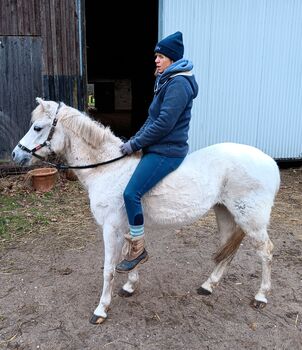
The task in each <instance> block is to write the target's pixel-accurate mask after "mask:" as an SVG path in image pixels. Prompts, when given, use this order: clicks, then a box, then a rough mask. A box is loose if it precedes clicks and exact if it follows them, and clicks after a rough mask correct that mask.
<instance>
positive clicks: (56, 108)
mask: <svg viewBox="0 0 302 350" xmlns="http://www.w3.org/2000/svg"><path fill="white" fill-rule="evenodd" d="M36 101H37V103H38V106H37V107H36V108H35V109H34V110H33V112H32V117H31V122H32V125H31V127H30V129H29V130H28V132H27V133H26V135H25V136H24V137H23V138H22V139H21V140H20V141H19V144H18V145H17V146H16V147H15V148H14V150H13V152H12V158H13V160H14V162H15V163H17V164H19V165H23V166H24V165H30V164H33V163H35V162H36V161H38V160H39V159H47V157H48V156H49V155H50V154H52V153H55V154H56V155H58V156H64V155H65V154H64V153H65V151H66V149H67V148H68V146H69V145H70V144H71V142H75V141H74V140H77V141H78V142H79V141H80V140H81V142H83V143H85V144H87V145H88V146H89V152H90V153H91V152H93V150H95V152H96V153H97V154H100V151H101V146H102V145H105V144H110V145H111V146H112V144H115V145H117V144H120V143H121V140H120V139H119V138H117V137H116V136H114V134H113V133H112V132H111V130H110V128H108V127H106V128H105V127H104V126H103V125H102V124H101V123H98V122H96V121H95V120H92V119H91V118H90V117H89V116H88V115H85V114H84V113H81V112H80V111H78V110H77V109H75V108H72V107H70V106H67V105H65V104H64V103H62V102H61V103H60V104H59V103H57V102H54V101H45V100H43V99H41V98H39V97H37V98H36Z"/></svg>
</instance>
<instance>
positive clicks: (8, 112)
mask: <svg viewBox="0 0 302 350" xmlns="http://www.w3.org/2000/svg"><path fill="white" fill-rule="evenodd" d="M0 41H1V47H0V77H1V79H0V158H1V159H4V158H9V157H10V152H11V151H12V149H13V148H14V146H15V145H16V144H17V143H18V141H19V140H20V139H21V137H23V135H24V134H25V132H27V130H28V128H29V125H30V116H31V111H32V110H33V109H34V108H35V106H36V101H35V98H36V96H37V95H39V94H40V93H41V91H42V79H41V71H42V59H41V53H42V40H41V37H38V36H29V35H28V36H16V35H15V36H9V35H6V36H0ZM12 62H13V64H12Z"/></svg>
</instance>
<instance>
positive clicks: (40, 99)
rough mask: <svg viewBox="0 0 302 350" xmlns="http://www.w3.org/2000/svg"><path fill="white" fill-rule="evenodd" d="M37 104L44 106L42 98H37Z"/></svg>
mask: <svg viewBox="0 0 302 350" xmlns="http://www.w3.org/2000/svg"><path fill="white" fill-rule="evenodd" d="M36 102H37V103H39V105H43V102H44V100H43V99H42V98H41V97H36Z"/></svg>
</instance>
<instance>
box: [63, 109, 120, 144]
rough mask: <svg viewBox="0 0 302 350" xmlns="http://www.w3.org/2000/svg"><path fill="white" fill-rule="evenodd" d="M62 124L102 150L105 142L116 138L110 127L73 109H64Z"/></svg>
mask: <svg viewBox="0 0 302 350" xmlns="http://www.w3.org/2000/svg"><path fill="white" fill-rule="evenodd" d="M60 122H61V123H62V125H63V126H64V127H65V128H67V129H68V130H70V131H72V132H73V133H74V134H75V135H77V136H79V137H81V138H82V139H83V140H84V141H85V142H86V143H87V144H88V145H89V146H91V147H93V148H100V146H101V144H102V143H103V142H105V141H108V140H110V139H113V138H116V137H115V136H114V134H113V133H112V131H111V130H110V128H109V127H105V126H104V125H103V124H101V123H100V122H97V121H96V120H93V119H92V118H91V117H90V116H89V115H88V114H85V113H81V112H80V111H78V110H76V109H74V108H72V107H67V108H66V107H65V108H64V109H62V115H61V117H60Z"/></svg>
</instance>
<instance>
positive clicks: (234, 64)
mask: <svg viewBox="0 0 302 350" xmlns="http://www.w3.org/2000/svg"><path fill="white" fill-rule="evenodd" d="M301 13H302V2H301V1H296V0H290V1H289V0H245V1H237V0H228V1H226V0H186V1H183V0H162V1H161V2H160V21H159V23H160V28H159V29H160V37H162V36H165V35H168V34H170V33H172V32H174V31H176V30H181V31H182V32H183V34H184V44H185V56H186V57H187V58H189V59H191V60H192V61H193V63H194V72H195V75H196V78H197V81H198V83H199V87H200V92H199V96H198V97H197V99H196V100H195V103H194V109H193V119H192V124H191V129H190V140H189V141H190V148H191V150H195V149H198V148H200V147H204V146H207V145H210V144H213V143H217V142H223V141H234V142H241V143H246V144H250V145H253V146H257V147H259V148H260V149H262V150H264V151H265V152H266V153H268V154H270V155H271V156H273V157H274V158H276V159H291V158H295V159H296V158H297V159H302V143H301V132H302V118H301V109H302V70H301V67H302V66H301V62H302V41H301V38H302V16H301Z"/></svg>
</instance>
